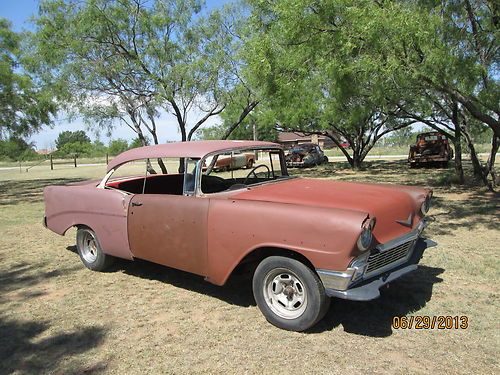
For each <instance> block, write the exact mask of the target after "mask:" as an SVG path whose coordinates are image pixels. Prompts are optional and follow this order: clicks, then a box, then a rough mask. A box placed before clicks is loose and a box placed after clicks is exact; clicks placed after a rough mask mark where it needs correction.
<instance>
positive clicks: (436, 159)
mask: <svg viewBox="0 0 500 375" xmlns="http://www.w3.org/2000/svg"><path fill="white" fill-rule="evenodd" d="M451 159H453V149H452V148H451V146H450V142H449V141H448V138H446V136H445V135H443V134H441V133H439V132H427V133H421V134H418V135H417V141H416V143H415V145H413V146H410V151H409V153H408V163H409V164H410V168H414V167H418V166H424V165H427V166H441V167H446V166H447V165H448V162H449V161H450V160H451Z"/></svg>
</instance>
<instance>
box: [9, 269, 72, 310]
mask: <svg viewBox="0 0 500 375" xmlns="http://www.w3.org/2000/svg"><path fill="white" fill-rule="evenodd" d="M80 268H81V267H77V266H73V267H67V268H59V269H56V270H52V271H44V270H43V264H36V265H29V264H27V263H19V264H17V265H15V266H13V267H11V268H9V269H7V270H5V269H3V270H2V271H1V274H0V301H2V300H3V299H4V298H5V296H4V295H5V293H8V292H12V291H14V290H21V293H20V294H19V296H20V297H21V298H23V299H31V298H35V297H39V296H42V295H44V294H45V293H46V292H44V291H40V290H35V289H33V287H34V286H35V285H37V284H39V283H42V282H44V281H46V280H48V279H51V278H55V277H59V276H61V275H66V274H68V273H70V272H74V271H77V270H79V269H80Z"/></svg>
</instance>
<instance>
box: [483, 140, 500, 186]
mask: <svg viewBox="0 0 500 375" xmlns="http://www.w3.org/2000/svg"><path fill="white" fill-rule="evenodd" d="M499 140H500V138H499V137H497V136H495V134H493V138H492V140H491V151H490V155H489V157H488V161H487V162H486V168H485V172H486V179H488V175H489V176H491V181H490V182H488V188H489V189H490V190H491V191H493V190H495V187H496V186H497V176H496V172H495V159H496V156H497V152H498V147H499V146H500V142H499Z"/></svg>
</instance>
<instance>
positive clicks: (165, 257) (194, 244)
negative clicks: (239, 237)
mask: <svg viewBox="0 0 500 375" xmlns="http://www.w3.org/2000/svg"><path fill="white" fill-rule="evenodd" d="M208 204H209V200H208V199H205V198H200V197H194V196H183V195H167V194H137V195H135V196H134V197H133V198H132V199H131V201H130V204H129V210H128V238H129V243H130V250H131V251H132V254H133V255H134V257H135V258H140V259H145V260H149V261H151V262H154V263H159V264H163V265H165V266H169V267H173V268H177V269H181V270H184V271H188V272H192V273H195V274H198V275H203V276H205V275H206V272H207V216H208Z"/></svg>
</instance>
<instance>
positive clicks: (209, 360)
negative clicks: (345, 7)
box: [0, 161, 500, 374]
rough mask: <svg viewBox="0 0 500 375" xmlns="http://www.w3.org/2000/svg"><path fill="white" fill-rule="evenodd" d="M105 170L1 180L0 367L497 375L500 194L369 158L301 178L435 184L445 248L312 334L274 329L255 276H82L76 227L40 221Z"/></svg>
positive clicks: (124, 270) (151, 270)
mask: <svg viewBox="0 0 500 375" xmlns="http://www.w3.org/2000/svg"><path fill="white" fill-rule="evenodd" d="M103 169H104V167H88V168H78V169H68V170H67V171H53V173H51V172H47V171H44V172H43V173H41V172H40V173H38V172H36V171H35V172H36V173H33V174H31V172H30V173H27V174H26V173H24V174H20V173H19V172H17V173H14V172H8V173H6V172H4V173H3V174H1V175H0V178H1V179H2V180H0V194H1V195H0V232H1V236H0V302H1V304H0V357H1V358H2V361H1V362H0V373H8V374H10V373H16V374H17V373H19V374H26V373H27V374H40V373H60V374H62V373H64V374H66V373H116V374H136V373H151V374H156V373H190V374H191V373H238V374H240V373H264V374H274V373H286V372H293V373H314V374H321V373H325V374H331V373H341V372H342V373H345V372H348V373H360V372H361V371H363V370H364V371H368V372H373V373H393V374H406V373H417V374H419V373H420V374H426V373H445V372H447V373H457V374H469V373H472V372H474V373H476V372H477V373H485V374H488V373H491V374H493V373H498V371H499V369H498V361H497V352H498V349H499V334H498V332H499V329H498V328H499V322H498V317H497V316H498V307H499V300H498V296H499V294H498V290H497V287H496V283H497V282H498V273H499V261H498V243H500V235H499V230H498V222H499V212H500V211H499V198H498V196H494V195H491V194H490V193H487V192H485V191H484V190H483V189H482V188H477V187H473V186H467V187H456V186H454V185H452V184H451V182H452V181H453V177H452V175H453V173H452V171H451V170H443V169H441V170H431V169H419V170H408V169H407V168H406V166H405V165H404V163H402V162H397V161H396V162H381V161H377V162H372V163H370V164H369V168H367V169H366V170H363V171H358V172H353V171H350V170H348V169H347V168H345V167H344V166H343V164H342V163H329V164H328V165H325V166H321V167H319V168H317V169H302V170H294V171H293V173H299V174H302V175H305V176H311V177H320V178H334V179H339V180H357V181H378V182H389V183H405V184H415V185H426V186H430V187H432V188H433V189H434V192H435V197H436V199H435V206H434V208H433V210H432V211H431V212H432V217H433V218H434V219H435V221H434V222H433V223H432V224H431V226H430V227H429V228H428V230H427V233H428V235H429V236H430V237H432V238H433V239H434V240H436V241H437V242H438V243H439V247H437V248H433V249H431V250H429V251H428V252H427V253H426V254H425V255H424V258H423V260H422V263H421V267H420V268H419V269H418V270H417V271H416V272H414V273H413V274H410V275H409V276H407V277H405V278H403V279H401V280H398V281H397V282H395V283H394V284H393V285H391V287H390V288H389V289H388V290H385V291H384V293H383V295H382V297H381V298H380V299H378V300H376V301H372V302H363V303H361V302H349V301H341V300H335V301H334V303H332V307H331V309H330V311H329V312H328V314H327V316H326V318H325V319H324V321H322V322H321V323H320V324H318V325H317V326H316V327H314V328H313V329H312V330H311V331H309V332H306V333H292V332H286V331H282V330H279V329H277V328H274V327H273V326H271V325H270V324H268V323H267V322H266V321H265V320H264V318H263V317H262V315H261V314H260V312H259V310H258V308H257V307H256V306H255V302H254V300H253V297H252V293H251V287H250V280H249V279H248V278H243V277H233V278H232V279H231V280H230V282H229V284H228V285H226V286H224V287H216V286H214V285H211V284H208V283H206V282H204V281H203V279H202V278H200V277H197V276H193V275H190V274H187V273H184V272H180V271H176V270H172V269H169V268H166V267H161V266H157V265H154V264H151V263H148V262H142V261H139V262H127V261H119V262H117V263H116V264H115V266H114V267H113V268H112V269H111V270H110V272H106V273H94V272H91V271H88V270H86V269H84V267H83V265H82V264H81V263H80V260H79V258H78V255H77V254H76V253H75V248H74V242H75V241H74V235H75V233H74V231H71V232H70V233H68V234H67V236H65V237H59V236H57V235H55V234H53V233H52V232H50V231H48V230H46V229H45V228H43V227H42V225H41V218H42V216H43V202H42V196H41V189H42V187H43V186H44V185H47V184H51V183H60V182H69V181H74V180H78V179H82V178H96V177H100V175H102V172H103ZM412 315H413V316H417V315H452V316H456V315H467V316H468V317H469V323H470V324H469V328H468V329H466V330H446V331H441V330H437V329H435V330H395V329H393V328H392V327H391V323H392V319H393V317H394V316H412Z"/></svg>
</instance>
